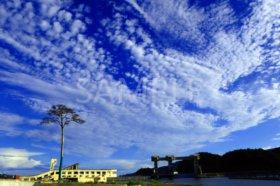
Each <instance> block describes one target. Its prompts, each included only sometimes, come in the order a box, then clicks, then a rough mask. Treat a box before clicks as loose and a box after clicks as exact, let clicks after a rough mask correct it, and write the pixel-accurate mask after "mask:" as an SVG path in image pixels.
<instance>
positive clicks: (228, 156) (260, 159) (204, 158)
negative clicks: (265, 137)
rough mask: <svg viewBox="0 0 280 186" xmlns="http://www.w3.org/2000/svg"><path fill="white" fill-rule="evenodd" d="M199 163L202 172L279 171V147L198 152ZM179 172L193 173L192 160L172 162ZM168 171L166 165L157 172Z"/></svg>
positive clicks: (145, 171) (147, 170)
mask: <svg viewBox="0 0 280 186" xmlns="http://www.w3.org/2000/svg"><path fill="white" fill-rule="evenodd" d="M199 154H200V160H199V165H200V166H201V169H202V172H203V173H225V174H226V173H241V172H242V173H243V172H280V148H273V149H268V150H264V149H240V150H234V151H230V152H227V153H225V154H223V155H218V154H212V153H208V152H200V153H199ZM172 166H173V170H176V171H177V172H178V173H179V174H186V173H193V170H194V169H193V160H192V159H191V158H190V159H187V160H183V161H177V162H174V163H173V164H172ZM166 171H168V167H167V166H163V167H160V168H159V172H166ZM152 173H153V169H151V168H141V169H139V170H138V171H136V172H134V173H132V174H129V176H150V175H152Z"/></svg>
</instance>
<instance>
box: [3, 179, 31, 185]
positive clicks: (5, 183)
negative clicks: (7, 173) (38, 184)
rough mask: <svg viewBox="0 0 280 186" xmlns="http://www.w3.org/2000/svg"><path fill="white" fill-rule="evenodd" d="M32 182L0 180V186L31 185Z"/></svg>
mask: <svg viewBox="0 0 280 186" xmlns="http://www.w3.org/2000/svg"><path fill="white" fill-rule="evenodd" d="M33 185H34V182H27V181H19V180H0V186H33Z"/></svg>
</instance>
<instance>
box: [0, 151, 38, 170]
mask: <svg viewBox="0 0 280 186" xmlns="http://www.w3.org/2000/svg"><path fill="white" fill-rule="evenodd" d="M38 155H42V153H38V152H29V151H27V150H25V149H15V148H0V167H1V168H2V169H7V168H33V167H36V166H39V165H41V164H42V163H41V162H40V161H38V160H35V159H32V158H31V157H32V156H38Z"/></svg>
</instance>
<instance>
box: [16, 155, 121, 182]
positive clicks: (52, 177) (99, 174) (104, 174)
mask: <svg viewBox="0 0 280 186" xmlns="http://www.w3.org/2000/svg"><path fill="white" fill-rule="evenodd" d="M55 163H56V160H55V159H52V161H51V166H50V170H49V171H48V172H44V173H41V174H38V175H35V176H22V177H20V179H21V180H23V181H40V182H53V181H58V171H57V170H54V164H55ZM61 177H62V179H63V180H67V181H73V182H83V183H85V182H94V183H106V182H107V178H115V177H117V170H116V169H79V164H74V165H71V166H68V167H66V168H63V170H62V172H61Z"/></svg>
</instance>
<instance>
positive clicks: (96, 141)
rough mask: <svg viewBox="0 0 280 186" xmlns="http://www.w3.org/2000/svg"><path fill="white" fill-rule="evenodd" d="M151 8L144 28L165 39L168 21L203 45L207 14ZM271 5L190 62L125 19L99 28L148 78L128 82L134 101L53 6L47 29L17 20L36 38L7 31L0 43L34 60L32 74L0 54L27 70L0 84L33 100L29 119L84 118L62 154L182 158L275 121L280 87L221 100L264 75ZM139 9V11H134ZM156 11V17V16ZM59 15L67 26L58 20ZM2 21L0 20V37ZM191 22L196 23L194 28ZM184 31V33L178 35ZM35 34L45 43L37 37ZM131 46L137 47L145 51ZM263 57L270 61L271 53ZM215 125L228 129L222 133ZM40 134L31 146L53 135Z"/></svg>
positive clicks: (218, 36)
mask: <svg viewBox="0 0 280 186" xmlns="http://www.w3.org/2000/svg"><path fill="white" fill-rule="evenodd" d="M134 3H135V2H134ZM153 3H155V4H153V6H151V7H145V8H143V9H141V11H142V13H143V12H145V14H146V15H145V17H147V16H149V17H150V19H152V18H154V20H148V21H149V23H150V24H152V25H153V26H154V27H155V29H157V30H161V29H164V28H165V27H166V25H167V23H169V22H170V21H171V23H170V27H168V28H166V29H168V31H169V32H170V33H175V35H176V34H179V35H180V37H182V38H184V39H185V40H188V39H194V38H200V39H199V40H198V41H199V42H202V43H203V37H202V35H203V34H202V33H201V32H200V31H198V30H197V29H198V27H197V26H198V25H199V24H200V23H201V22H203V21H205V19H206V17H207V16H208V14H206V15H205V12H203V11H201V10H196V9H194V8H191V9H190V8H189V7H187V5H185V4H183V3H182V2H181V1H180V2H175V1H173V4H172V1H170V2H164V3H162V4H159V2H157V1H155V2H153ZM157 4H159V6H157V7H156V5H157ZM268 4H269V3H268ZM268 4H267V1H266V2H265V1H263V2H262V3H260V4H257V5H255V7H254V11H253V16H252V17H251V18H248V20H247V22H246V23H245V25H244V26H242V28H241V31H240V32H237V31H236V30H233V31H228V32H225V31H223V30H216V32H213V33H212V34H213V41H212V43H211V44H210V45H209V47H208V48H207V52H205V53H203V55H192V56H191V55H187V54H183V53H180V52H178V51H176V50H174V49H169V48H167V49H165V50H164V51H163V52H162V51H160V50H158V48H157V47H156V46H155V44H154V42H153V40H152V38H151V37H150V36H149V34H147V33H146V32H145V31H144V29H143V28H141V26H140V25H137V21H136V20H127V19H124V17H123V16H122V15H120V14H116V15H115V16H114V20H113V21H112V20H111V21H110V20H107V21H103V22H102V23H103V25H104V26H105V27H106V33H101V34H102V35H103V36H105V35H106V36H108V37H109V39H110V41H112V42H113V43H114V44H115V45H118V46H123V47H125V48H126V49H127V50H129V51H130V52H131V57H132V58H133V59H135V60H136V62H137V63H135V64H133V66H135V68H136V69H137V70H139V71H140V72H143V71H145V70H146V69H147V71H148V73H147V75H146V76H145V77H141V76H139V74H136V73H135V74H133V73H131V72H130V73H127V74H129V75H130V76H131V77H133V78H134V79H135V81H136V82H137V83H139V84H141V86H142V87H141V89H142V91H143V93H135V92H134V91H132V90H130V89H129V88H128V86H127V85H126V84H125V83H123V82H120V81H116V80H114V79H113V78H112V77H111V75H110V74H107V73H105V72H104V68H105V67H107V68H110V67H109V65H108V64H110V63H114V61H111V60H110V53H109V51H105V50H104V49H102V48H98V47H97V46H96V43H97V42H98V41H96V40H95V38H92V37H90V36H87V35H84V34H83V31H84V29H85V27H86V23H84V22H83V21H82V20H83V19H74V18H76V16H75V13H74V12H73V15H72V13H71V14H70V12H68V11H67V10H66V9H65V10H64V7H63V6H60V8H59V10H60V11H64V12H62V13H58V15H53V17H52V19H47V18H46V17H44V19H42V18H41V17H40V16H37V17H36V16H35V17H32V18H29V19H27V18H26V17H24V16H23V17H24V18H22V19H24V20H26V19H27V20H28V21H29V22H31V23H34V25H33V24H31V26H30V27H31V28H30V29H29V30H30V31H33V33H32V34H24V33H25V32H24V30H22V28H21V27H19V26H17V24H13V25H11V26H10V28H7V29H5V30H4V31H5V32H3V33H2V35H1V34H0V39H1V40H3V41H4V42H6V43H7V44H9V45H11V46H13V47H14V48H16V49H17V50H18V51H20V52H22V53H23V54H25V55H28V56H31V57H33V58H34V59H35V61H34V64H33V65H29V64H25V63H22V62H21V61H18V60H17V59H15V58H12V57H13V56H12V55H13V54H5V55H7V56H10V59H11V60H10V61H11V62H9V64H13V63H18V64H21V66H23V67H25V68H24V70H22V71H21V72H6V71H3V70H1V71H0V74H1V76H0V81H3V82H5V83H8V84H10V85H14V86H17V87H22V88H25V89H28V90H31V91H32V92H34V97H33V98H28V97H25V98H24V101H25V102H26V103H27V104H28V105H29V106H30V107H32V108H34V109H36V110H39V111H45V109H46V108H47V107H49V106H50V105H51V104H57V103H64V104H67V105H69V106H71V107H74V108H76V109H77V110H78V112H79V113H81V115H82V116H83V117H84V118H85V119H86V121H87V123H86V124H84V125H81V126H78V127H76V126H71V127H69V128H67V131H66V152H68V153H69V152H74V153H78V154H82V155H87V156H90V157H92V158H94V157H99V158H108V157H110V156H111V155H112V154H113V153H114V152H115V151H116V149H118V148H119V147H120V146H121V147H123V148H129V147H132V146H134V147H136V149H138V150H139V152H141V153H142V154H143V155H142V156H149V155H150V154H156V153H159V154H165V153H170V152H176V154H185V153H187V151H188V150H190V149H194V148H199V147H201V146H203V145H204V144H205V143H206V142H216V141H219V140H221V139H223V138H224V137H226V136H227V135H229V134H230V133H231V132H234V131H237V130H245V129H247V128H249V127H252V126H255V125H258V124H260V123H261V122H263V121H266V120H267V119H271V118H278V117H279V115H280V108H279V105H280V103H279V101H280V99H279V95H280V94H279V91H280V90H279V86H273V87H270V88H268V87H255V88H254V89H253V90H250V91H249V90H247V89H246V86H249V85H247V84H246V83H243V84H242V86H243V87H245V88H243V89H233V90H232V92H230V91H223V90H225V89H227V88H228V87H229V85H232V84H233V83H236V82H237V80H238V79H239V78H242V77H246V76H247V75H248V74H250V73H252V72H254V71H256V70H257V69H259V66H261V65H263V63H264V58H265V57H266V54H264V49H263V48H262V47H261V44H263V43H265V42H266V41H267V39H264V37H263V36H264V35H271V34H272V33H274V32H273V31H272V30H271V28H270V27H271V23H273V22H275V19H274V17H275V16H274V14H277V11H271V12H270V11H268V10H269V9H270V8H272V7H270V6H271V5H268ZM43 5H44V6H42V7H45V8H46V10H48V9H49V8H50V7H49V6H50V5H49V4H44V3H43ZM136 6H137V5H136ZM273 6H274V5H273ZM137 8H138V9H139V10H140V6H139V5H138V7H137ZM155 8H157V9H159V11H156V12H155V11H153V10H154V9H155ZM263 9H265V10H266V11H262V10H263ZM0 10H1V9H0ZM4 10H5V9H4ZM177 10H178V11H177ZM218 10H224V12H220V11H218ZM174 11H176V12H174ZM213 11H214V10H213ZM215 11H218V12H220V13H221V14H219V16H218V17H217V19H218V20H219V22H222V21H223V20H224V19H226V20H225V22H231V21H232V20H231V19H229V17H230V16H231V10H230V8H229V7H228V6H226V5H225V4H222V5H221V7H219V6H218V7H215ZM0 12H4V11H3V10H2V11H0ZM19 14H23V15H25V12H24V11H19ZM65 14H68V15H67V16H66V17H68V18H66V17H64V18H63V16H65ZM158 14H160V15H158ZM70 15H72V16H70ZM222 15H226V16H222ZM9 16H10V15H9V14H7V16H4V17H3V18H1V19H0V20H1V21H0V23H1V26H2V27H3V28H4V26H3V25H5V20H8V19H9ZM152 16H153V17H152ZM70 17H71V20H70ZM172 17H175V18H176V19H175V22H176V20H177V21H178V25H177V23H176V24H175V23H174V20H172ZM263 17H266V19H265V21H261V20H263ZM62 18H63V19H62ZM192 18H195V19H194V20H193V21H192ZM19 20H21V19H19ZM38 20H39V21H38ZM63 20H65V21H63ZM258 20H259V21H258ZM42 21H46V22H45V24H46V25H48V24H49V25H54V24H55V23H58V24H61V25H66V26H64V27H63V28H64V29H63V30H60V32H61V33H60V34H59V36H58V34H56V31H57V30H55V29H54V28H51V27H49V26H46V25H45V26H43V27H42ZM54 21H56V22H54ZM215 21H216V20H215ZM215 21H214V22H215ZM36 23H38V25H37V24H36ZM47 23H48V24H47ZM174 24H175V25H174ZM168 26H169V25H168ZM184 26H188V29H187V31H185V32H182V33H181V32H180V31H181V29H182V27H184ZM123 28H124V29H125V30H127V31H124V30H123ZM264 28H265V29H264ZM38 29H39V30H38ZM41 29H42V30H43V31H44V32H45V34H46V35H39V36H38V35H36V33H37V31H42V30H41ZM259 29H262V30H261V31H259ZM12 31H16V32H12ZM11 33H18V34H11ZM193 33H196V34H195V35H193ZM19 36H21V38H20V39H19ZM34 38H36V39H34ZM136 38H141V41H142V42H138V41H137V39H136ZM50 40H51V41H54V42H50ZM34 54H36V55H34ZM270 54H273V55H274V54H275V55H276V54H277V53H276V52H274V51H271V52H270V53H269V54H268V55H270ZM5 64H8V63H7V62H5ZM9 66H10V67H11V69H13V68H14V67H13V65H9ZM28 67H32V70H28V69H29V68H28ZM260 70H262V69H260ZM35 95H36V96H35ZM185 102H191V103H193V104H194V105H195V106H197V107H198V108H199V109H197V110H188V109H186V108H184V103H185ZM201 110H203V111H201ZM209 110H210V111H209ZM221 120H223V121H225V123H219V121H221ZM42 130H43V129H42ZM45 130H49V131H48V132H46V133H43V131H41V129H40V130H33V131H30V132H29V133H28V136H29V137H34V138H38V137H39V136H41V134H44V135H51V133H52V129H49V128H45ZM50 139H52V140H55V138H50ZM88 141H90V142H91V143H90V145H88ZM67 144H71V145H69V146H68V145H67ZM92 152H94V153H92ZM119 163H120V164H124V165H126V166H127V167H132V166H133V165H134V164H133V162H132V163H131V162H128V163H127V162H126V161H120V162H119Z"/></svg>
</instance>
